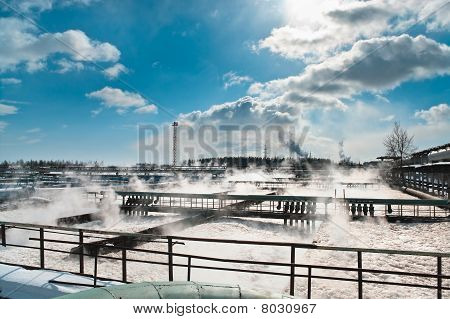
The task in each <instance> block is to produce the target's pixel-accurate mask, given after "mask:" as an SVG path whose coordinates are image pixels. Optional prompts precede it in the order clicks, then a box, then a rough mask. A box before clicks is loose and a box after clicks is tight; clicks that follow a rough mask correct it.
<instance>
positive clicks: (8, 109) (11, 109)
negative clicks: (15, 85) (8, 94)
mask: <svg viewBox="0 0 450 319" xmlns="http://www.w3.org/2000/svg"><path fill="white" fill-rule="evenodd" d="M16 113H17V107H15V106H11V105H6V104H0V116H2V115H11V114H16Z"/></svg>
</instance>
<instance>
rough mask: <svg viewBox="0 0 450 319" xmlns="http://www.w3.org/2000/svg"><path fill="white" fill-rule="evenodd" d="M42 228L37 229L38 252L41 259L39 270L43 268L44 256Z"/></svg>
mask: <svg viewBox="0 0 450 319" xmlns="http://www.w3.org/2000/svg"><path fill="white" fill-rule="evenodd" d="M44 249H45V248H44V228H42V227H41V228H39V251H40V257H41V269H43V268H44V267H45V260H44V258H45V256H44V251H45V250H44Z"/></svg>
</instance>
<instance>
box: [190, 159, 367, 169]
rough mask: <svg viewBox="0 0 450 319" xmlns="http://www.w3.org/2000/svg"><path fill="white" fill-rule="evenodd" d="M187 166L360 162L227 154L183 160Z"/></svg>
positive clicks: (301, 165) (312, 165)
mask: <svg viewBox="0 0 450 319" xmlns="http://www.w3.org/2000/svg"><path fill="white" fill-rule="evenodd" d="M183 165H186V166H197V165H200V166H227V167H231V168H248V167H266V168H278V167H281V166H284V167H291V168H292V169H297V170H317V169H324V168H327V167H330V166H331V165H338V166H345V167H354V166H358V165H359V164H355V163H351V162H343V163H337V164H336V163H333V162H332V161H331V160H330V159H326V158H315V157H307V158H291V157H257V156H227V157H211V158H201V159H198V160H196V161H195V160H191V159H190V160H187V161H184V162H183Z"/></svg>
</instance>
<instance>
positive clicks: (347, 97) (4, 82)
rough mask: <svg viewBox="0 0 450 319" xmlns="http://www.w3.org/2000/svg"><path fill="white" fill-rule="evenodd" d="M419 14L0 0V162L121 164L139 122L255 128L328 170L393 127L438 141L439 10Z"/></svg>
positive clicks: (443, 13)
mask: <svg viewBox="0 0 450 319" xmlns="http://www.w3.org/2000/svg"><path fill="white" fill-rule="evenodd" d="M407 2H411V3H407ZM421 3H422V2H420V1H415V0H408V1H406V2H405V4H402V5H401V4H398V3H396V2H395V1H388V0H386V1H381V0H380V1H368V2H358V1H337V0H336V1H329V2H327V3H326V4H325V3H323V2H321V1H268V0H267V1H263V0H260V1H256V0H254V1H247V2H244V1H115V0H110V1H101V0H97V1H95V0H61V1H52V0H36V1H30V0H24V1H18V0H14V1H5V2H4V1H1V2H0V27H1V28H0V40H1V41H0V154H1V156H0V159H1V160H3V159H6V160H16V159H19V158H23V159H30V158H33V159H73V160H76V159H78V160H100V161H104V162H106V163H123V164H132V163H135V162H136V161H137V150H136V143H137V130H136V125H137V124H143V123H153V124H155V125H165V124H167V123H170V122H171V121H173V120H180V121H181V122H183V123H186V125H191V126H192V127H196V128H198V127H199V126H200V125H204V124H208V123H215V124H217V123H219V124H220V123H226V124H228V123H234V122H235V123H239V124H242V123H253V122H254V123H257V124H258V123H263V122H264V121H267V118H268V116H272V117H273V116H275V117H276V118H275V120H274V121H273V122H275V123H281V124H282V125H284V124H283V123H285V122H283V121H286V119H288V120H287V121H289V124H292V125H297V126H300V125H308V127H310V130H309V132H310V133H309V135H308V137H307V139H306V141H305V145H304V148H305V149H306V150H309V151H312V152H313V153H314V154H316V155H318V156H326V157H331V158H336V156H337V153H338V151H337V149H336V147H337V143H338V142H339V141H340V140H343V141H344V148H345V150H346V152H347V153H348V154H349V155H350V156H351V157H352V158H353V159H355V160H368V159H371V158H373V157H374V156H375V155H379V154H380V153H382V152H383V149H382V138H383V135H384V134H386V132H387V131H388V130H389V129H390V127H392V123H393V121H394V120H398V121H400V122H401V123H402V125H404V126H405V127H406V128H408V130H409V131H411V132H412V134H414V135H415V136H416V145H417V146H418V147H419V148H421V147H428V146H432V145H434V144H439V143H445V142H449V134H448V132H449V128H450V123H449V122H450V107H449V104H450V101H449V100H450V89H449V88H450V85H449V84H450V78H449V73H450V48H449V46H448V45H450V37H449V24H450V18H449V15H450V11H449V8H448V7H449V6H445V5H444V6H443V4H444V3H445V1H438V0H433V1H430V2H429V3H427V4H426V5H424V4H421ZM399 6H400V7H399ZM436 8H439V10H438V11H436V12H434V10H435V9H436ZM392 12H396V13H395V15H394V14H393V13H392ZM361 17H363V18H361ZM372 46H375V47H376V48H377V50H376V51H377V52H376V53H375V54H371V55H370V56H369V57H365V58H364V53H366V51H365V50H370V49H371V47H372ZM367 52H370V51H367ZM2 61H3V62H2ZM348 61H354V62H355V61H357V62H358V63H357V65H356V66H355V67H351V68H350V69H349V70H347V71H345V74H343V75H342V74H340V75H339V78H338V80H337V81H333V82H334V83H335V86H336V87H333V88H332V87H331V86H330V85H329V84H330V83H328V82H327V81H329V78H327V77H333V76H334V75H335V73H333V72H343V71H344V70H345V67H346V63H347V62H348ZM361 61H362V62H361ZM430 61H431V62H430ZM340 68H342V70H341V69H340ZM105 70H106V71H105ZM120 70H121V71H122V72H120ZM314 83H315V84H317V83H319V84H321V85H322V90H320V91H319V92H318V91H317V90H315V89H314V88H313V85H314ZM245 96H248V97H249V99H250V101H251V103H250V104H248V103H247V104H243V103H242V98H243V97H245ZM294 96H295V97H296V98H295V99H294V98H293V97H294ZM299 97H300V98H299ZM311 97H314V99H311ZM213 105H215V107H213V108H211V107H212V106H213ZM225 109H226V110H227V112H228V113H224V112H223V111H224V110H225ZM255 110H258V111H257V112H256V111H255ZM181 113H182V114H181ZM180 114H181V115H180ZM224 114H225V116H224ZM255 152H258V148H255ZM272 152H273V153H275V154H273V155H279V154H280V153H282V152H283V149H282V145H281V146H280V145H274V146H273V148H272Z"/></svg>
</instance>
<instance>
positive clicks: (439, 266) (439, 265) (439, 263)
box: [437, 256, 442, 299]
mask: <svg viewBox="0 0 450 319" xmlns="http://www.w3.org/2000/svg"><path fill="white" fill-rule="evenodd" d="M437 275H438V277H437V298H438V299H442V277H440V276H442V257H441V256H438V257H437Z"/></svg>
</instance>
